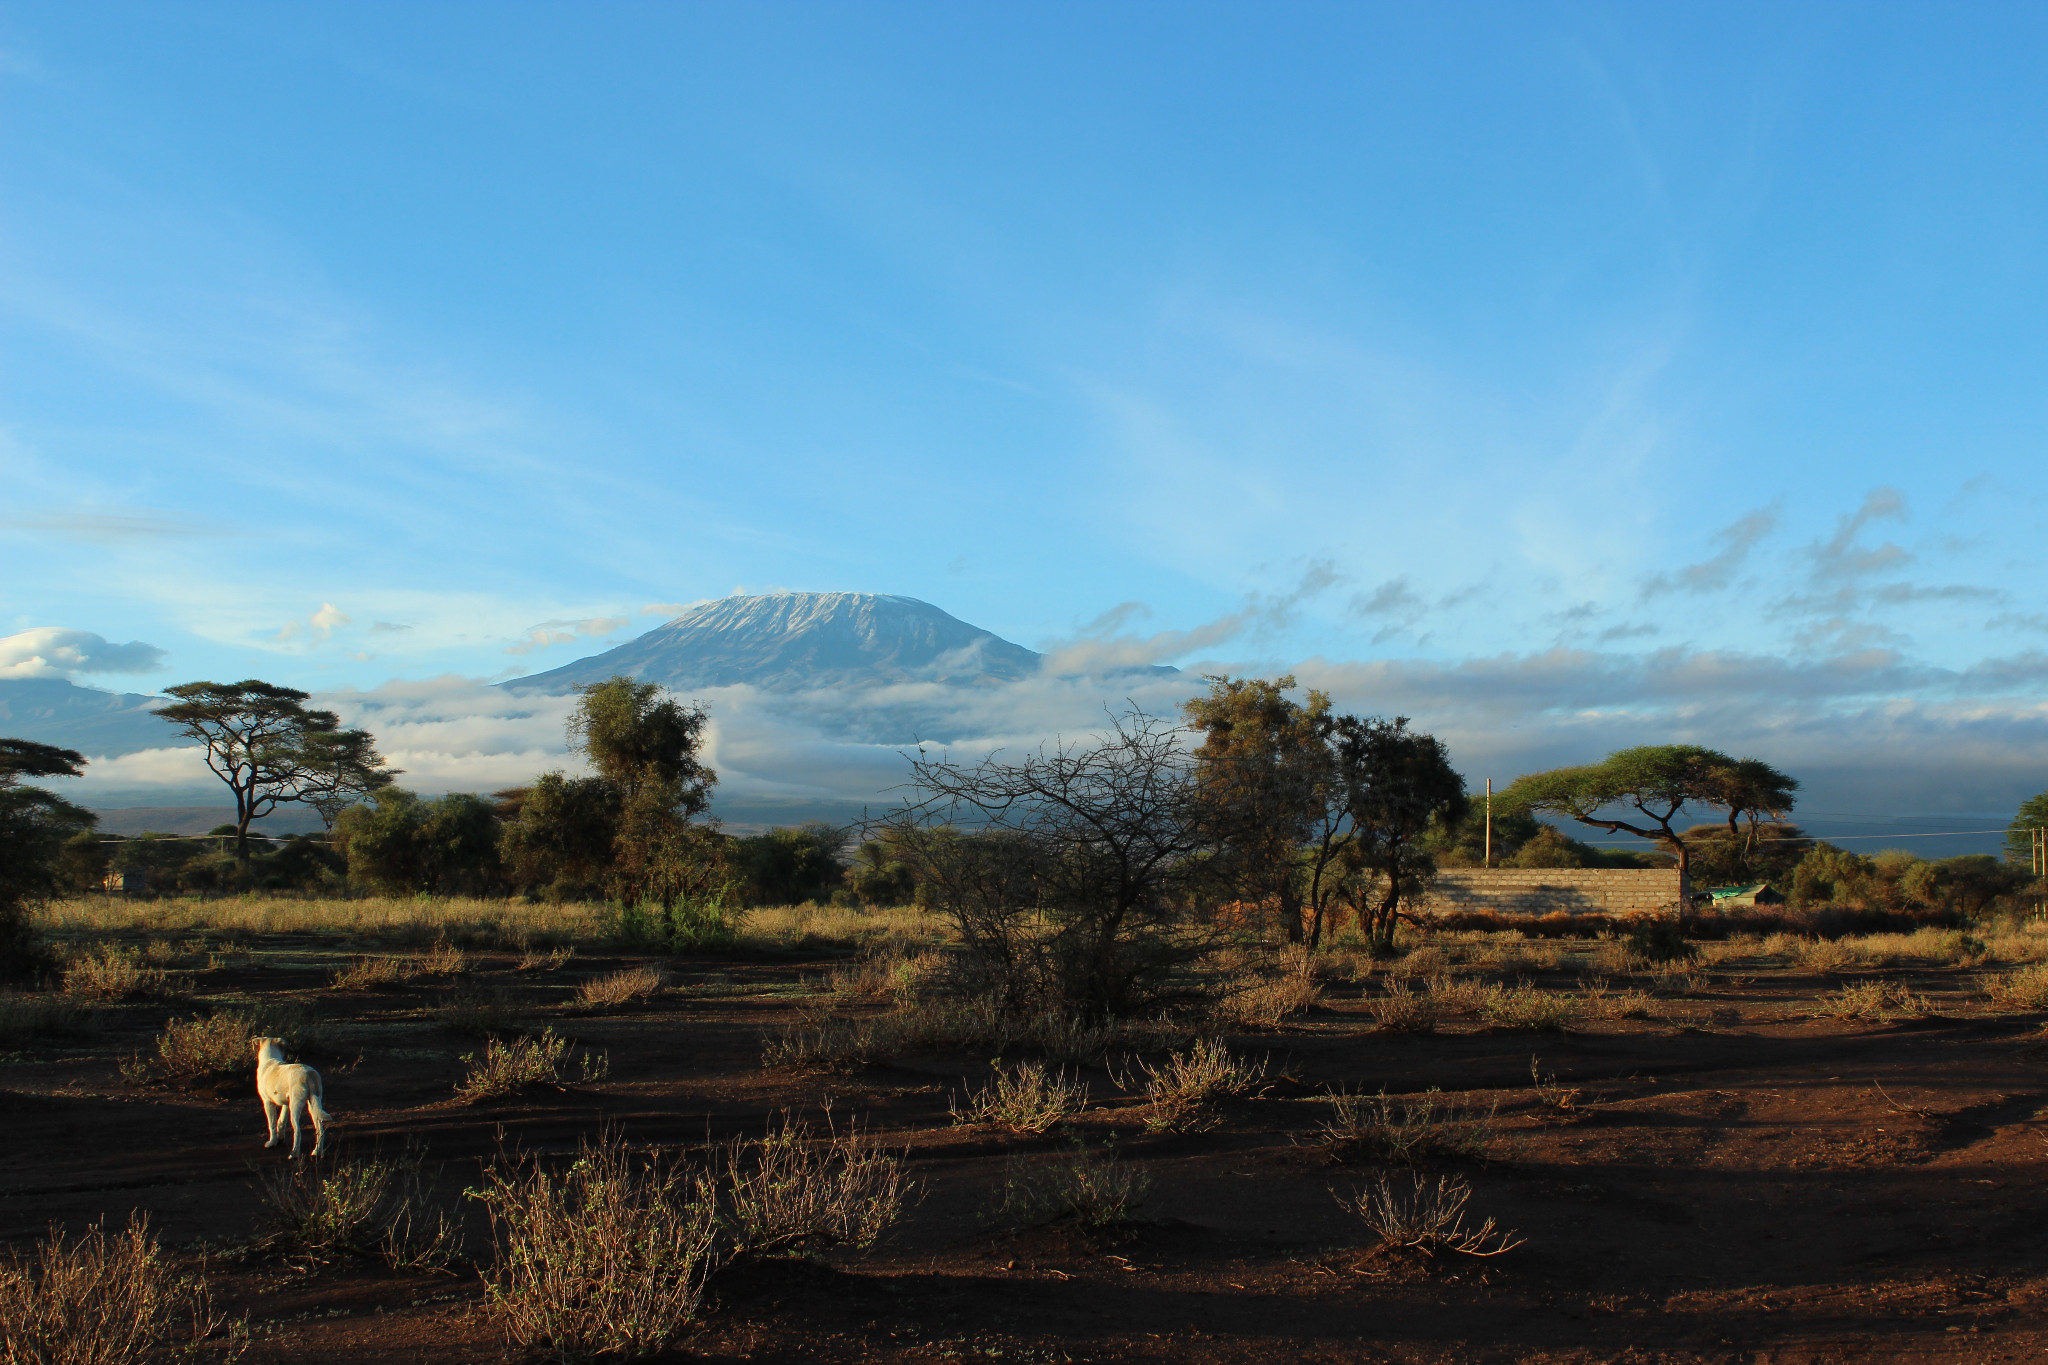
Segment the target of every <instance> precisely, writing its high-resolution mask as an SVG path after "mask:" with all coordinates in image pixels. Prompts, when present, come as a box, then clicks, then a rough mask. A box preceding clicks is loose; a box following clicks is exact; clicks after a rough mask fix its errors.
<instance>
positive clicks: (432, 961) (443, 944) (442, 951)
mask: <svg viewBox="0 0 2048 1365" xmlns="http://www.w3.org/2000/svg"><path fill="white" fill-rule="evenodd" d="M413 968H414V970H415V971H416V972H417V973H418V974H419V975H420V976H435V977H438V976H460V975H462V973H464V972H466V971H468V970H469V954H467V953H465V952H463V951H462V949H460V948H458V947H456V946H455V945H454V944H452V943H450V942H449V941H448V940H447V939H445V938H443V939H438V940H436V941H435V943H434V946H433V947H431V948H429V949H428V950H427V951H426V952H425V953H422V954H421V955H420V956H419V958H417V959H416V960H415V961H414V963H413Z"/></svg>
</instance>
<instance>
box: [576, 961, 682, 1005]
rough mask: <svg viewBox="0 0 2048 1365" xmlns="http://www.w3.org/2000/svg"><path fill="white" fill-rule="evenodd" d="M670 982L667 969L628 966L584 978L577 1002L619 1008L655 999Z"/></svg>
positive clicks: (577, 992) (578, 991)
mask: <svg viewBox="0 0 2048 1365" xmlns="http://www.w3.org/2000/svg"><path fill="white" fill-rule="evenodd" d="M667 986H668V973H667V972H665V971H663V970H662V969H661V968H659V967H654V966H640V967H627V968H624V969H622V970H620V971H616V972H610V973H607V974H606V975H604V976H596V977H592V978H591V979H590V980H588V981H585V982H584V983H583V984H582V985H581V986H579V987H577V989H576V1003H577V1004H578V1005H580V1006H582V1007H583V1008H584V1009H593V1010H605V1009H619V1008H622V1007H624V1006H626V1005H631V1004H635V1003H637V1002H639V1001H642V1000H652V999H653V998H654V997H655V996H657V995H660V994H661V993H662V991H663V990H664V989H666V988H667Z"/></svg>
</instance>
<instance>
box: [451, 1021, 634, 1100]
mask: <svg viewBox="0 0 2048 1365" xmlns="http://www.w3.org/2000/svg"><path fill="white" fill-rule="evenodd" d="M570 1046H571V1045H570V1042H569V1040H568V1039H567V1038H563V1037H560V1036H559V1035H557V1034H556V1033H555V1031H554V1030H553V1029H542V1030H541V1031H540V1032H539V1034H537V1035H535V1036H532V1037H519V1038H514V1039H512V1040H511V1041H510V1042H504V1041H501V1040H499V1039H497V1038H492V1039H488V1040H487V1041H486V1042H485V1043H484V1050H483V1052H482V1054H481V1055H479V1054H476V1053H468V1052H465V1053H464V1054H463V1055H462V1060H463V1062H464V1063H465V1064H466V1065H467V1066H468V1068H469V1070H468V1073H467V1074H466V1075H464V1076H463V1078H462V1079H461V1080H460V1081H459V1082H457V1083H456V1086H455V1093H457V1094H458V1095H460V1096H462V1099H463V1102H464V1103H465V1104H477V1103H480V1102H482V1101H484V1100H494V1099H502V1098H504V1097H505V1096H508V1095H516V1094H518V1093H519V1092H521V1091H522V1090H531V1089H533V1088H534V1087H536V1086H542V1085H552V1086H558V1087H559V1086H564V1085H567V1084H568V1083H569V1079H570V1078H569V1070H568V1063H569V1049H570ZM581 1068H582V1069H581V1072H580V1074H579V1076H578V1077H577V1079H578V1080H580V1081H581V1082H582V1083H584V1084H586V1085H588V1084H590V1083H592V1082H595V1081H601V1080H603V1079H604V1078H605V1076H606V1075H607V1074H608V1073H609V1071H610V1065H609V1063H608V1061H607V1060H606V1058H605V1057H604V1055H603V1054H601V1053H591V1052H588V1051H585V1052H583V1053H582V1054H581Z"/></svg>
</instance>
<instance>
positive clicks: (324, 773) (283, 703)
mask: <svg viewBox="0 0 2048 1365" xmlns="http://www.w3.org/2000/svg"><path fill="white" fill-rule="evenodd" d="M165 691H166V692H167V693H168V694H169V695H170V696H173V697H176V698H177V701H175V702H173V703H172V704H171V705H169V706H165V707H160V708H158V709H157V710H156V711H155V712H154V714H156V715H159V716H161V717H163V718H164V719H165V720H167V721H169V722H170V723H171V724H173V725H175V726H177V727H178V729H179V731H180V732H181V733H183V734H186V735H189V736H191V737H192V738H193V739H196V740H198V741H199V742H200V743H201V744H203V745H205V746H206V766H207V767H209V768H211V769H212V770H213V773H214V776H216V777H218V778H219V779H220V780H221V781H222V782H224V783H226V784H227V787H228V790H229V791H231V792H233V793H234V794H235V856H236V857H237V858H241V859H244V860H246V859H247V858H248V856H249V824H250V822H251V821H253V820H257V819H261V818H262V817H263V816H265V815H268V814H270V813H271V812H272V811H274V810H276V809H277V808H278V807H279V806H281V805H283V804H285V803H286V802H290V801H309V802H313V803H315V805H316V806H319V805H320V803H323V802H333V803H335V805H334V807H333V808H334V809H337V810H338V809H339V807H340V806H342V805H347V804H348V803H349V802H350V801H353V800H355V799H357V798H359V797H361V796H363V795H366V794H368V793H370V792H374V791H376V790H378V789H379V788H381V787H384V786H387V785H388V784H389V783H390V782H391V779H392V778H393V777H394V776H396V770H395V769H389V768H386V767H385V766H384V760H383V759H382V758H381V757H379V756H378V754H377V750H376V747H375V744H374V742H373V741H372V740H371V738H370V735H369V732H368V731H365V730H344V729H342V728H341V719H340V717H338V716H336V715H335V714H334V712H332V711H314V710H308V709H307V708H306V704H305V703H306V699H307V696H308V694H307V693H304V692H301V691H299V690H298V689H297V688H294V687H278V686H276V685H275V684H272V683H267V682H261V681H259V680H257V679H255V678H248V679H244V680H243V681H241V682H238V683H215V682H192V683H181V684H180V685H178V686H176V687H171V688H166V689H165ZM321 813H322V815H323V816H326V815H327V810H326V809H325V808H322V811H321Z"/></svg>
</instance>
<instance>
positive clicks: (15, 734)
mask: <svg viewBox="0 0 2048 1365" xmlns="http://www.w3.org/2000/svg"><path fill="white" fill-rule="evenodd" d="M163 704H164V699H163V698H162V697H145V696H142V695H140V694H139V693H134V692H102V691H100V690H99V689H97V688H92V687H80V686H78V685H77V684H76V683H73V682H68V681H66V680H65V679H63V678H0V735H6V736H8V737H10V738H13V739H32V740H35V741H37V742H39V743H42V744H55V745H58V746H60V747H62V748H65V749H76V750H78V751H79V752H80V753H82V754H84V755H85V756H86V757H88V758H111V757H114V756H116V755H119V754H132V753H138V752H140V751H141V750H144V749H169V748H173V747H181V746H184V745H188V744H190V743H191V742H192V741H191V740H189V739H187V738H185V737H184V736H183V735H181V734H179V733H178V732H177V730H176V729H175V728H174V727H172V726H171V725H169V724H168V723H166V722H164V721H162V720H159V719H157V718H156V717H155V716H153V715H151V714H150V711H151V709H152V708H154V707H158V706H162V705H163Z"/></svg>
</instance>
